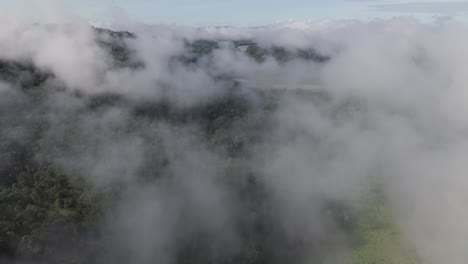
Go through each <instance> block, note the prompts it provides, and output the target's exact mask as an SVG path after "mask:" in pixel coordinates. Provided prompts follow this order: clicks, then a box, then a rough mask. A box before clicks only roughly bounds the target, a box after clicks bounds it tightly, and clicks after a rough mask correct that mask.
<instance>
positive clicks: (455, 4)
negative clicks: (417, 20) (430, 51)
mask: <svg viewBox="0 0 468 264" xmlns="http://www.w3.org/2000/svg"><path fill="white" fill-rule="evenodd" d="M371 8H372V9H373V10H375V11H380V12H396V13H424V14H440V15H456V14H462V13H466V12H468V2H461V1H444V2H408V3H394V4H378V5H372V6H371Z"/></svg>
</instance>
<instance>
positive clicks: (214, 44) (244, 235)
mask: <svg viewBox="0 0 468 264" xmlns="http://www.w3.org/2000/svg"><path fill="white" fill-rule="evenodd" d="M93 32H94V33H93V34H94V38H95V40H94V41H95V43H96V46H97V47H99V49H101V50H103V51H105V52H106V54H108V55H109V58H111V62H110V63H109V64H110V65H111V69H113V70H115V71H122V72H124V71H130V72H133V71H135V72H137V71H139V70H142V69H145V68H148V67H149V66H148V65H147V63H145V61H143V60H141V58H138V56H137V55H136V52H137V51H136V50H134V49H132V47H131V45H129V44H128V43H129V42H131V41H132V40H134V39H138V38H139V36H138V34H133V33H129V32H117V31H110V30H104V29H98V28H95V29H93ZM181 43H182V44H181V47H182V50H183V53H181V54H175V55H173V56H171V57H170V58H168V59H167V65H168V68H169V71H172V70H174V71H176V74H175V75H174V76H173V78H182V79H181V80H182V81H181V82H183V85H187V86H190V85H192V84H191V83H190V82H187V81H186V80H185V79H183V77H181V75H180V74H181V73H180V72H182V71H183V72H189V73H193V72H197V71H200V69H204V70H203V71H204V72H205V73H206V74H205V75H204V76H207V77H206V78H208V81H207V82H208V84H207V85H211V86H213V87H215V89H216V92H215V95H214V96H206V97H203V98H201V99H199V100H196V101H190V100H188V101H186V100H182V101H180V100H178V99H177V100H175V99H174V90H173V86H174V83H173V82H171V81H167V80H165V79H161V80H159V81H158V82H157V83H154V86H155V87H156V86H157V87H159V88H158V89H159V92H158V96H142V97H135V96H132V95H129V94H128V93H122V92H119V91H98V92H89V91H86V90H85V91H83V90H80V89H72V88H70V87H68V86H67V85H68V84H67V83H66V82H63V81H61V80H60V78H58V77H57V73H56V72H54V69H51V68H47V67H41V66H40V65H36V62H34V61H33V60H30V59H28V58H25V59H11V58H3V59H2V60H1V61H0V79H1V84H0V93H1V99H0V124H1V130H0V155H1V158H0V175H1V176H0V262H1V263H48V264H53V263H57V264H59V263H60V264H66V263H70V264H72V263H76V264H78V263H83V264H84V263H174V264H185V263H186V264H189V263H190V264H195V263H200V264H201V263H204V264H206V263H213V264H214V263H226V264H228V263H238V264H241V263H245V264H267V263H268V264H270V263H271V264H274V263H324V264H325V263H353V264H374V263H379V264H386V263H388V264H391V263H419V262H418V259H417V255H416V253H415V252H413V251H412V250H410V248H411V247H410V246H409V245H406V244H405V243H406V242H405V241H404V239H403V237H402V236H401V235H400V231H399V229H398V227H397V226H396V224H395V222H394V221H393V216H392V208H391V207H390V206H388V204H387V198H386V196H385V195H386V194H385V192H383V191H382V190H381V189H380V188H379V186H380V185H379V182H372V183H371V184H363V185H364V187H362V186H361V187H360V188H359V191H356V193H352V194H351V196H352V197H353V198H355V200H351V199H348V198H349V197H348V196H343V197H341V196H340V195H330V194H329V193H326V192H324V191H323V192H322V191H321V189H326V188H328V187H326V186H328V185H327V183H326V182H325V180H323V179H321V178H320V177H317V179H316V180H313V181H311V182H310V184H312V186H315V185H317V186H319V187H317V188H315V187H313V188H315V189H316V190H315V191H314V192H311V193H308V192H306V193H307V195H299V194H300V193H301V192H305V191H304V189H307V188H309V187H307V186H309V185H308V184H309V181H303V180H302V178H300V177H299V178H295V176H294V175H293V174H294V172H290V171H288V170H289V166H290V167H293V168H296V167H298V166H299V165H300V163H297V161H294V160H287V161H286V162H277V163H276V164H279V165H277V166H276V165H275V164H274V163H275V162H274V161H271V159H270V156H269V155H270V154H271V153H283V152H282V151H283V150H284V151H285V152H284V154H285V155H288V153H289V152H288V151H290V146H296V145H298V146H301V145H303V146H307V148H310V149H311V153H318V154H317V156H313V157H312V159H315V160H317V162H318V164H322V165H323V164H326V162H327V160H329V159H332V158H333V157H334V156H335V155H336V154H335V153H334V151H335V150H334V149H333V148H334V147H337V149H338V151H339V150H340V148H341V147H340V145H339V142H334V141H333V140H327V139H324V138H326V136H327V135H326V134H323V133H322V132H321V131H320V129H321V128H320V127H319V126H317V127H316V131H313V132H310V131H307V130H306V128H305V127H301V126H297V124H295V123H294V122H296V119H295V118H294V117H293V116H288V117H286V119H287V120H289V121H288V122H291V124H292V125H291V127H288V128H287V129H279V128H278V119H279V118H283V117H284V116H285V115H287V114H288V113H289V111H296V112H299V113H300V112H301V111H303V110H301V108H297V109H296V108H293V110H290V105H291V102H294V103H293V104H292V105H294V106H297V105H301V106H302V105H304V106H306V107H309V108H310V109H313V110H314V111H315V112H316V113H319V114H317V115H320V116H322V117H323V119H326V120H330V124H337V123H340V122H342V123H343V122H344V123H346V121H343V120H348V119H349V120H351V119H353V120H355V119H359V118H362V119H363V120H364V121H362V124H363V126H365V125H366V124H365V119H366V116H368V115H370V114H369V112H368V111H367V109H366V104H365V102H363V101H361V99H360V98H352V97H349V98H345V99H336V98H335V97H334V96H333V94H331V93H329V92H327V91H325V90H320V89H317V90H307V89H301V88H300V87H299V88H297V89H289V88H288V87H284V89H281V88H277V87H275V88H272V89H265V88H264V87H263V86H267V85H268V83H267V84H264V85H261V86H262V87H261V88H260V87H255V84H253V83H252V81H251V80H246V79H243V77H242V76H236V75H235V74H233V73H232V72H229V71H226V72H223V71H220V70H219V69H218V68H216V62H215V61H214V60H215V59H216V57H215V55H213V54H214V53H216V52H217V50H218V49H226V46H227V47H228V49H230V50H233V51H234V52H236V54H238V53H240V54H243V55H239V56H244V57H245V59H246V60H251V61H252V63H256V64H268V63H272V62H271V61H274V62H275V63H277V64H278V65H286V66H285V67H287V65H288V63H291V62H292V61H300V63H308V64H314V65H321V64H327V63H329V62H330V61H333V57H332V56H328V55H324V54H320V53H319V52H318V51H316V50H314V49H313V48H308V49H303V48H297V49H293V48H286V47H280V46H274V45H273V46H262V45H260V44H257V43H256V42H255V41H254V40H250V39H241V40H217V39H184V40H182V41H181ZM76 52H78V53H79V52H80V51H76ZM317 67H319V66H317ZM175 69H177V70H175ZM77 70H79V69H77ZM178 74H179V75H178ZM129 78H131V77H129ZM280 85H281V84H280ZM293 88H294V87H293ZM176 97H177V96H176ZM177 98H180V97H177ZM309 108H307V109H309ZM308 115H309V114H306V115H305V116H308ZM325 125H326V124H323V126H325ZM314 127H315V126H314ZM324 142H326V143H324ZM308 153H309V152H305V153H303V155H308ZM314 155H315V154H314ZM298 159H301V158H300V157H299V158H298ZM304 159H305V158H304ZM306 160H308V159H306ZM309 162H311V163H314V162H315V161H305V163H309ZM270 163H272V165H271V166H270V165H269V164H270ZM297 164H299V165H298V166H296V165H297ZM320 166H321V165H320ZM320 166H319V165H317V167H314V166H312V167H311V168H305V169H303V170H304V171H300V174H301V175H302V174H304V175H308V174H314V173H315V172H316V173H317V174H320V173H322V174H326V173H324V172H320V169H321V167H320ZM314 170H316V171H314ZM342 173H346V171H345V172H342ZM270 174H271V175H277V174H278V175H279V176H271V175H270ZM289 174H291V175H289ZM283 179H285V181H283ZM295 179H296V180H297V181H299V182H298V183H297V184H298V186H294V187H291V186H290V185H291V184H290V183H289V181H294V180H295ZM321 184H322V185H321ZM301 185H302V187H301Z"/></svg>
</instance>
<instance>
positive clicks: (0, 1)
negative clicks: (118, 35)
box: [0, 0, 468, 26]
mask: <svg viewBox="0 0 468 264" xmlns="http://www.w3.org/2000/svg"><path fill="white" fill-rule="evenodd" d="M45 2H49V3H50V2H60V1H59V0H0V10H2V11H8V12H10V11H11V12H19V13H21V14H24V15H27V16H31V17H35V18H36V17H41V18H42V19H43V18H44V15H40V14H43V13H41V12H40V11H39V10H40V8H37V5H38V3H39V5H43V4H42V3H45ZM61 2H63V6H64V7H65V9H68V10H69V11H71V12H73V13H75V14H78V15H79V16H81V17H84V18H86V19H89V20H91V21H95V22H108V21H113V22H128V21H131V22H138V23H150V24H154V23H165V24H179V25H189V26H261V25H266V24H272V23H281V22H286V21H289V20H301V21H302V20H321V19H359V20H371V19H376V18H391V17H395V16H414V17H418V18H421V19H423V20H431V19H434V18H440V17H445V18H446V17H452V18H455V19H458V20H463V21H464V20H468V19H466V17H468V1H447V0H437V1H436V0H433V1H427V0H426V1H423V0H63V1H61ZM55 4H57V3H55ZM31 6H34V8H31Z"/></svg>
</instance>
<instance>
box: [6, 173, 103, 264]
mask: <svg viewBox="0 0 468 264" xmlns="http://www.w3.org/2000/svg"><path fill="white" fill-rule="evenodd" d="M99 207H100V203H99V200H98V199H97V197H96V196H95V195H93V194H92V193H91V189H90V188H89V187H88V186H87V185H86V184H85V183H84V182H83V180H82V179H81V178H70V177H67V176H65V175H63V174H60V173H58V172H57V171H56V170H54V169H53V168H52V167H45V168H37V169H26V168H25V169H24V170H23V171H21V172H19V173H18V174H17V175H16V178H15V182H12V183H9V184H8V185H6V186H4V187H2V188H1V189H0V212H2V214H1V215H0V256H10V257H14V256H16V255H18V256H21V257H22V258H25V259H34V260H36V261H38V260H41V259H44V260H47V261H48V263H65V261H68V258H73V259H80V258H81V256H80V255H81V253H82V251H84V250H88V248H87V246H88V245H86V241H87V236H88V235H92V233H93V231H94V229H93V226H94V224H95V223H96V220H97V219H98V218H99V212H100V211H101V209H100V208H99ZM58 250H60V252H58Z"/></svg>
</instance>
